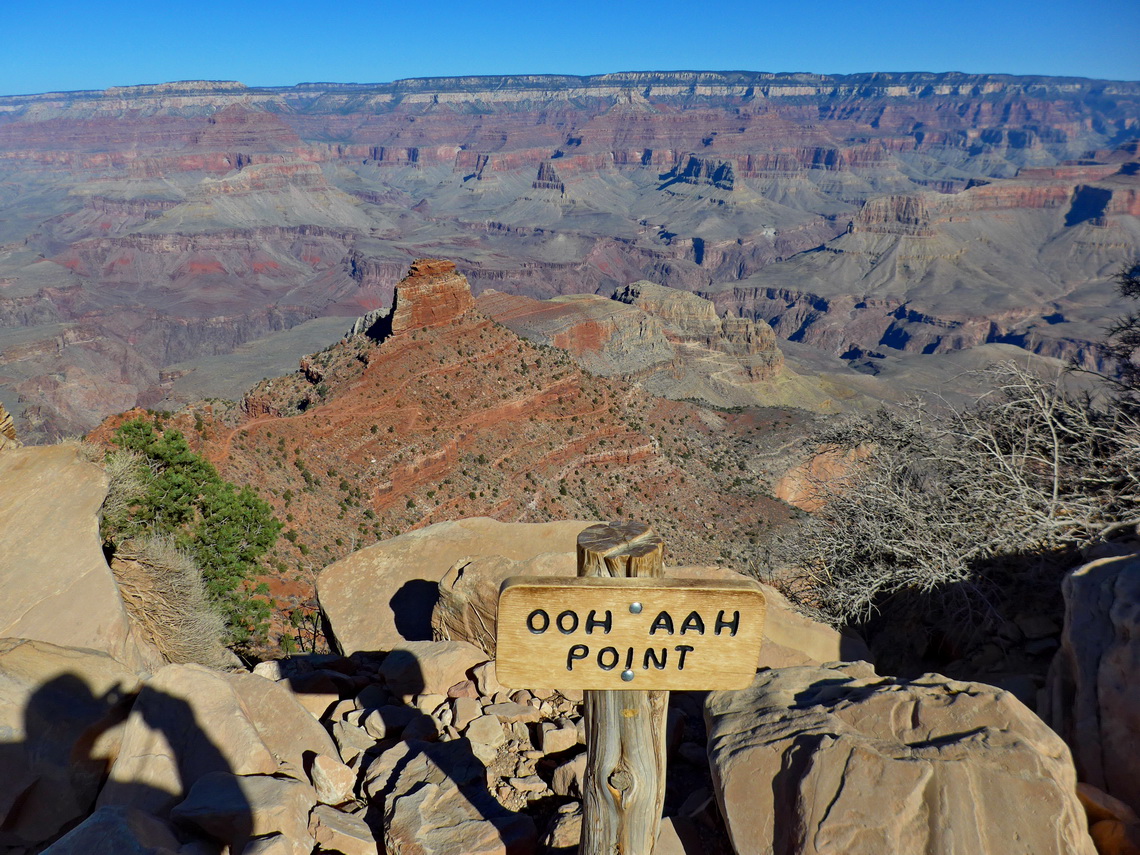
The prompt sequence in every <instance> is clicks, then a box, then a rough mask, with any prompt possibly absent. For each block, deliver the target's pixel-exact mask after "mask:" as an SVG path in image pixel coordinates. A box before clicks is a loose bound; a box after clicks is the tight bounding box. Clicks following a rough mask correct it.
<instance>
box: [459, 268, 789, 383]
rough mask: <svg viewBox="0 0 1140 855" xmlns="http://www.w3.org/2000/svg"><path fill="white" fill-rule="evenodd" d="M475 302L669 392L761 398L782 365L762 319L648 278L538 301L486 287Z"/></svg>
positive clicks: (595, 366) (611, 371)
mask: <svg viewBox="0 0 1140 855" xmlns="http://www.w3.org/2000/svg"><path fill="white" fill-rule="evenodd" d="M478 305H479V307H480V308H481V309H482V311H484V312H486V313H487V314H489V315H490V316H491V317H492V318H494V319H495V320H497V321H499V322H500V323H502V324H504V325H506V326H507V327H509V328H510V329H512V330H514V331H515V332H517V333H518V334H520V335H523V336H526V337H527V338H530V339H532V340H534V341H537V342H540V343H543V344H550V345H553V346H555V347H560V348H563V349H565V350H568V351H569V352H570V353H571V354H572V355H573V356H574V358H575V359H576V360H577V361H578V362H579V364H581V365H582V366H583V367H585V368H586V369H588V370H589V371H591V372H593V373H596V374H601V375H603V376H619V377H623V378H626V379H628V380H631V381H632V382H635V383H638V384H639V385H642V386H644V387H645V388H646V389H647V390H648V391H650V392H652V393H653V394H657V395H663V396H665V397H670V398H689V399H698V400H705V401H708V402H709V403H711V404H714V405H715V406H739V405H748V404H763V403H766V402H767V396H768V395H770V394H771V391H772V381H773V380H774V379H775V378H776V377H777V376H779V375H780V374H781V373H782V372H783V371H784V358H783V354H782V353H781V352H780V350H779V348H778V347H777V346H776V337H775V334H774V333H773V331H772V329H771V327H769V326H768V324H767V323H765V322H764V321H753V320H749V319H747V318H741V317H733V316H729V315H726V316H725V317H724V318H720V317H718V316H717V313H716V309H715V307H714V305H713V304H712V303H711V302H710V301H709V300H706V299H703V298H701V297H698V296H697V295H695V294H692V293H690V292H688V291H682V290H679V289H676V288H669V287H666V286H662V285H657V284H655V283H652V282H648V281H644V280H642V281H638V282H634V283H633V284H631V285H627V286H624V287H622V288H619V289H618V290H617V291H616V292H615V294H614V296H613V299H612V300H608V301H607V300H603V299H602V298H600V297H598V296H596V295H584V294H583V295H574V296H567V297H559V298H555V299H553V300H547V301H542V302H539V301H537V300H531V299H528V298H525V297H517V296H513V295H508V294H501V293H498V292H484V293H483V294H482V295H480V297H479V299H478Z"/></svg>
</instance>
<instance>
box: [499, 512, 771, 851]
mask: <svg viewBox="0 0 1140 855" xmlns="http://www.w3.org/2000/svg"><path fill="white" fill-rule="evenodd" d="M663 559H664V544H663V543H662V541H661V538H660V537H658V536H657V535H656V534H654V533H653V532H652V531H651V530H650V528H649V526H647V525H645V524H643V523H634V522H627V523H620V524H619V523H607V524H601V525H594V526H590V527H589V528H587V529H586V530H585V531H583V532H582V533H581V534H579V535H578V578H577V579H565V578H561V577H515V578H512V579H508V580H507V581H506V582H504V583H503V587H502V590H501V592H500V594H499V615H498V621H497V639H496V645H497V659H496V669H497V673H498V678H499V681H500V682H501V683H503V685H506V686H510V687H512V688H534V687H536V686H549V687H552V688H559V687H563V688H576V689H584V690H586V691H585V699H584V712H585V719H586V775H585V780H584V781H583V785H582V788H583V792H582V799H583V803H584V817H583V823H582V841H581V844H580V846H579V850H578V851H579V852H580V853H581V855H650V853H651V852H652V851H653V845H654V843H655V842H656V840H657V832H658V828H659V826H660V823H661V809H662V806H663V804H664V800H665V714H666V708H667V707H668V701H669V690H670V689H739V688H744V687H746V686H748V685H749V684H750V683H751V681H752V678H753V676H754V675H755V673H756V663H757V660H758V658H759V654H760V643H761V638H762V632H763V625H764V611H765V604H764V595H763V593H761V591H760V587H759V585H757V584H756V583H755V582H752V581H750V580H745V579H740V580H723V581H708V580H692V579H665V578H663V573H664V568H663Z"/></svg>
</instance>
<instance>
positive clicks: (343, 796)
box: [309, 754, 356, 805]
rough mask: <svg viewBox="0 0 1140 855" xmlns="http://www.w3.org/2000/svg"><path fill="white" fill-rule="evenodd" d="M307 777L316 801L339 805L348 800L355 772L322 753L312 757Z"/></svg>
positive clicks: (353, 784)
mask: <svg viewBox="0 0 1140 855" xmlns="http://www.w3.org/2000/svg"><path fill="white" fill-rule="evenodd" d="M309 779H310V780H311V781H312V782H313V789H314V791H316V794H317V801H318V802H320V803H321V804H325V805H341V804H344V803H345V802H347V801H350V800H351V799H352V797H353V790H354V789H355V788H356V772H354V771H353V770H352V769H350V768H349V767H348V766H346V765H344V764H343V763H341V762H339V761H337V760H333V759H332V758H331V757H325V756H324V755H323V754H318V755H317V756H316V757H314V758H313V765H312V768H311V769H310V770H309Z"/></svg>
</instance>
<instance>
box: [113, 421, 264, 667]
mask: <svg viewBox="0 0 1140 855" xmlns="http://www.w3.org/2000/svg"><path fill="white" fill-rule="evenodd" d="M114 442H115V444H116V445H117V446H118V449H117V450H115V451H112V452H110V453H109V454H108V455H107V457H106V464H105V465H106V468H107V471H108V474H109V476H110V479H111V485H110V490H109V494H108V498H107V502H106V503H105V505H104V509H103V537H104V541H105V543H106V546H107V549H108V551H109V552H111V553H113V556H114V558H115V559H116V562H115V563H116V564H117V565H118V567H119V569H120V573H122V572H124V568H129V570H127V571H126V572H129V575H130V578H129V580H123V579H120V584H121V585H124V584H125V585H126V586H127V587H128V588H129V589H130V590H132V591H134V593H135V596H133V597H129V598H128V600H129V601H130V600H133V601H135V605H136V608H134V609H132V611H134V612H136V614H135V617H136V618H138V619H139V620H140V621H141V622H142V623H143V625H144V626H147V627H149V628H150V629H151V630H153V631H152V632H151V635H152V636H154V635H155V632H157V633H158V637H156V638H155V641H156V644H157V645H158V647H159V649H160V650H162V651H163V653H164V655H167V656H168V658H171V659H172V660H173V661H190V660H193V661H201V660H202V659H203V657H205V658H206V659H209V658H214V657H215V656H216V652H215V651H214V647H215V645H213V644H211V642H210V639H216V638H218V637H222V638H224V639H225V640H226V641H227V642H229V643H231V644H239V645H240V644H247V643H250V642H253V641H256V640H258V639H260V638H263V637H264V636H265V633H266V631H267V628H268V620H269V617H270V613H271V604H270V602H269V600H268V598H267V596H266V595H267V593H268V590H267V588H266V587H265V585H264V584H259V583H256V582H255V581H254V577H255V576H256V575H257V573H258V572H259V566H258V561H259V559H260V558H261V557H262V556H263V555H264V554H265V553H266V552H267V551H268V550H269V549H270V548H271V547H272V546H273V544H274V542H275V541H276V539H277V535H278V533H279V532H280V530H281V527H282V526H281V523H280V522H279V521H278V520H277V519H276V518H275V517H274V516H273V513H272V510H271V509H270V507H269V505H268V504H266V503H265V502H264V501H262V500H261V499H260V498H259V497H258V496H257V494H256V493H254V491H253V490H252V489H251V488H250V487H248V486H244V487H241V488H240V489H239V488H238V487H237V486H236V485H234V484H231V483H230V482H228V481H225V480H224V479H222V478H221V476H219V475H218V472H217V470H216V469H215V468H214V467H213V465H211V464H210V462H209V461H207V460H206V459H205V458H204V457H202V456H201V455H199V454H196V453H194V452H193V451H192V450H191V449H190V446H189V445H188V444H187V442H186V439H185V437H184V436H183V435H182V433H181V432H180V431H177V430H173V429H167V430H160V429H156V426H155V424H154V423H152V422H150V421H147V420H145V419H133V420H131V421H128V422H125V423H124V424H123V425H121V426H120V427H119V428H118V430H117V431H116V432H115V434H114ZM128 604H129V603H128ZM174 616H178V617H177V618H176V619H175V617H174ZM163 628H165V629H163ZM167 636H169V638H167Z"/></svg>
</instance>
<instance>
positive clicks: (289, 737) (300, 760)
mask: <svg viewBox="0 0 1140 855" xmlns="http://www.w3.org/2000/svg"><path fill="white" fill-rule="evenodd" d="M306 752H311V753H312V754H325V755H327V756H330V757H337V756H338V755H337V751H336V746H335V745H334V743H333V741H332V739H331V738H330V737H329V735H328V734H327V733H326V732H325V730H324V728H322V727H321V725H320V723H319V722H317V721H316V719H314V718H313V717H312V716H311V715H310V714H309V713H308V712H307V711H306V710H305V708H304V707H302V706H301V705H300V704H299V703H298V702H297V700H296V698H294V697H293V695H292V694H291V693H290V692H289V690H288V689H287V688H285V687H284V686H283V685H281V684H278V683H274V682H272V681H270V680H266V679H265V678H264V677H259V676H258V675H256V674H224V673H220V672H217V671H211V670H209V669H207V668H203V667H201V666H200V665H168V666H166V667H165V668H163V669H162V670H161V671H160V672H159V673H158V674H157V675H156V676H155V677H154V678H153V679H151V680H149V681H148V682H147V683H146V685H145V686H144V687H143V689H142V691H141V692H140V693H139V697H138V700H137V701H136V702H135V705H134V707H133V708H132V709H131V714H130V717H129V718H128V719H127V726H126V731H125V733H124V735H123V745H122V749H121V751H120V752H119V756H118V757H117V758H116V760H115V763H114V765H113V766H112V767H111V773H110V778H109V780H108V781H107V784H106V785H105V786H104V787H103V790H102V792H101V793H100V794H99V804H100V805H108V804H129V805H133V806H135V807H138V808H141V809H143V810H147V811H149V812H151V813H155V814H157V815H160V816H161V815H164V814H165V813H166V812H167V811H168V810H169V809H170V808H171V807H173V806H174V804H175V803H177V802H179V801H181V800H182V799H183V798H184V797H185V795H186V793H187V792H188V791H189V788H190V787H191V786H192V785H193V784H194V782H195V781H197V780H198V779H199V778H201V777H202V776H203V775H206V774H208V773H211V772H229V773H233V774H235V775H272V774H275V773H277V772H279V771H286V772H289V773H292V774H295V775H297V776H298V777H304V771H303V767H304V760H305V754H306Z"/></svg>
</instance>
